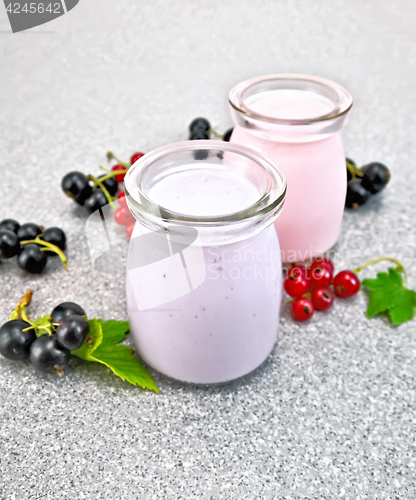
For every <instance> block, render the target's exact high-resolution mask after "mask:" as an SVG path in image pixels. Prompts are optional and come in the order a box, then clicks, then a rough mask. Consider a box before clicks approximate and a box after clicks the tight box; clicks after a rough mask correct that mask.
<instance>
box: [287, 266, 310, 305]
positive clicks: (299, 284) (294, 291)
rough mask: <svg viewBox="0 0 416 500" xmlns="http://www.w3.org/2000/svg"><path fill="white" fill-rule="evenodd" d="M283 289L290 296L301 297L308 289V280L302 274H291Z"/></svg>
mask: <svg viewBox="0 0 416 500" xmlns="http://www.w3.org/2000/svg"><path fill="white" fill-rule="evenodd" d="M285 290H286V293H287V294H288V295H290V296H291V297H295V298H296V297H302V295H305V293H306V292H307V291H308V290H309V281H308V280H307V278H306V276H305V275H304V274H299V271H298V273H296V274H292V275H291V276H289V277H288V278H287V279H286V281H285Z"/></svg>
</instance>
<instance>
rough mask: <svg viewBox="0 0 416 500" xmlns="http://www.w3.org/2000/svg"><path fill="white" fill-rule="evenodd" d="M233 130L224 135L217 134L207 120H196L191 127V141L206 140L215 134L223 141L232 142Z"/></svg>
mask: <svg viewBox="0 0 416 500" xmlns="http://www.w3.org/2000/svg"><path fill="white" fill-rule="evenodd" d="M233 130H234V129H233V128H230V129H229V130H227V132H225V134H224V135H219V134H217V133H216V132H215V131H214V130H213V129H212V128H211V124H210V123H209V121H208V120H207V119H206V118H195V120H193V121H192V122H191V124H190V125H189V140H190V141H195V140H204V139H205V140H206V139H209V138H210V135H211V133H213V134H214V135H215V136H217V137H218V138H221V139H222V140H223V141H227V142H230V137H231V134H232V133H233Z"/></svg>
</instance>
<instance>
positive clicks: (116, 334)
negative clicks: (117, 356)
mask: <svg viewBox="0 0 416 500" xmlns="http://www.w3.org/2000/svg"><path fill="white" fill-rule="evenodd" d="M98 321H99V322H100V323H101V328H102V330H103V337H104V338H105V340H106V342H110V341H111V342H113V343H115V344H118V343H119V342H121V341H122V340H124V339H125V338H126V337H127V334H128V333H129V331H130V325H129V322H128V321H116V320H114V319H110V320H109V321H104V322H103V321H101V320H98Z"/></svg>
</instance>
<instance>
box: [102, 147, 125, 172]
mask: <svg viewBox="0 0 416 500" xmlns="http://www.w3.org/2000/svg"><path fill="white" fill-rule="evenodd" d="M107 158H108V159H109V160H115V161H116V162H117V163H118V164H119V165H123V167H126V169H129V168H130V166H131V165H130V164H129V163H126V162H125V161H121V160H120V159H118V158H117V156H116V155H115V154H114V153H112V152H111V151H108V153H107ZM120 172H121V171H120ZM120 172H119V173H120Z"/></svg>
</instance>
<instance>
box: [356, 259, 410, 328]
mask: <svg viewBox="0 0 416 500" xmlns="http://www.w3.org/2000/svg"><path fill="white" fill-rule="evenodd" d="M362 285H363V286H365V287H367V288H368V289H369V290H370V301H369V303H368V308H367V318H372V317H373V316H375V315H376V314H379V313H381V312H383V311H388V313H389V315H390V318H391V321H392V323H393V325H401V324H402V323H405V322H406V321H409V320H410V319H412V318H414V315H415V311H414V309H415V307H416V292H414V291H413V290H409V289H408V288H406V287H405V286H404V285H403V280H402V276H401V274H400V273H399V272H398V271H397V270H396V269H394V268H393V267H389V272H388V274H387V273H378V274H377V279H365V280H364V281H363V282H362Z"/></svg>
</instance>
